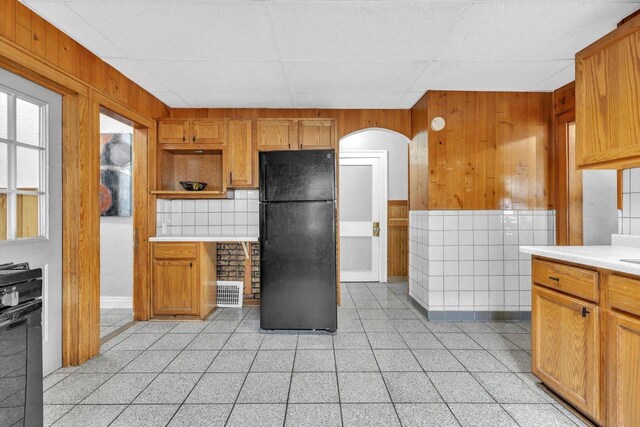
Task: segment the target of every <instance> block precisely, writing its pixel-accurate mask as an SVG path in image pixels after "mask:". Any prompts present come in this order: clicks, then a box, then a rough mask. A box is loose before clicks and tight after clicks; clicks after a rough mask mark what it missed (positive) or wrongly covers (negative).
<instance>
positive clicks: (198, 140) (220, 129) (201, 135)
mask: <svg viewBox="0 0 640 427" xmlns="http://www.w3.org/2000/svg"><path fill="white" fill-rule="evenodd" d="M191 123H192V124H191V129H192V135H191V142H193V143H195V144H213V145H224V144H225V143H226V139H225V126H224V119H203V120H193V121H192V122H191Z"/></svg>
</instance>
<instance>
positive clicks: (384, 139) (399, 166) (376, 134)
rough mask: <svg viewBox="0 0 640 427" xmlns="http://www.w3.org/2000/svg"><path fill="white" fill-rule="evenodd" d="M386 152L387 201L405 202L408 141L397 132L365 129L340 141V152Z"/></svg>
mask: <svg viewBox="0 0 640 427" xmlns="http://www.w3.org/2000/svg"><path fill="white" fill-rule="evenodd" d="M349 150H351V151H353V150H386V151H387V152H388V153H389V157H388V158H389V169H388V175H389V200H407V199H408V198H409V196H408V188H409V157H408V155H409V139H408V138H407V137H406V136H404V135H402V134H399V133H397V132H392V131H388V130H384V129H366V130H363V131H361V132H357V133H353V134H351V135H347V136H345V137H344V138H342V139H341V140H340V151H349Z"/></svg>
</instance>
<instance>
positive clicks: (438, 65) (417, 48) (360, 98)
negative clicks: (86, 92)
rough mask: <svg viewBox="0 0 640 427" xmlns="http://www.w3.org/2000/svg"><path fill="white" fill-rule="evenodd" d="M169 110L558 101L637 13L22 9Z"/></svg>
mask: <svg viewBox="0 0 640 427" xmlns="http://www.w3.org/2000/svg"><path fill="white" fill-rule="evenodd" d="M23 1H24V3H25V4H26V5H27V6H28V7H30V8H31V9H33V10H34V11H35V12H37V13H38V14H39V15H41V16H43V17H44V18H45V19H47V20H48V21H50V22H51V23H52V24H54V25H55V26H57V27H58V28H60V29H61V30H62V31H64V32H66V33H67V34H69V35H70V36H71V37H73V38H74V39H75V40H77V41H78V42H79V43H81V44H82V45H84V46H85V47H86V48H88V49H89V50H91V51H92V52H93V53H95V54H96V55H98V56H100V57H101V58H102V59H104V60H105V61H106V62H108V63H109V64H111V65H112V66H114V67H115V68H116V69H118V70H120V71H121V72H122V73H123V74H125V75H126V76H127V77H129V78H130V79H131V80H133V81H135V82H136V83H138V84H139V85H140V86H142V87H143V88H145V89H146V90H148V91H149V92H151V93H152V94H154V95H155V96H156V97H158V98H159V99H160V100H162V101H163V102H165V103H166V104H167V105H169V106H170V107H265V108H287V107H288V108H410V107H411V106H413V104H414V103H415V102H416V101H417V100H418V99H419V98H420V97H421V96H422V94H423V93H424V92H425V91H427V90H437V89H440V90H501V91H526V90H532V91H551V90H554V89H557V88H558V87H560V86H562V85H563V84H566V83H568V82H570V81H572V80H573V79H574V61H573V58H574V54H575V52H577V51H578V50H580V49H582V48H583V47H585V46H587V45H588V44H590V43H592V42H593V41H595V40H597V39H598V38H600V37H601V36H603V35H604V34H606V33H608V32H609V31H611V30H612V29H614V28H615V26H616V24H617V22H619V21H620V20H621V19H622V18H624V17H625V16H627V15H629V14H630V13H632V12H633V11H635V10H636V9H638V8H640V1H612V0H609V1H606V0H582V1H544V0H529V1H518V0H493V1H491V0H474V1H469V0H449V1H447V0H431V1H428V0H423V1H404V0H395V1H375V0H368V1H344V0H323V1H318V0H226V1H223V0H186V1H180V0H159V1H150V0H120V1H118V0H109V1H99V0H75V1H55V0H54V1H51V0H23Z"/></svg>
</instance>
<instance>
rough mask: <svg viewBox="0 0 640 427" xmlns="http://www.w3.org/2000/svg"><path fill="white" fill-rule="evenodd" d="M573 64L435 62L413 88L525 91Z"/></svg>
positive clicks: (559, 62) (561, 62)
mask: <svg viewBox="0 0 640 427" xmlns="http://www.w3.org/2000/svg"><path fill="white" fill-rule="evenodd" d="M571 63H572V61H537V62H536V61H523V62H496V61H493V62H448V61H442V62H434V63H432V64H431V65H429V67H427V69H426V71H425V72H424V73H423V74H422V75H421V76H420V78H419V79H418V80H417V81H416V83H415V84H414V85H413V87H412V90H413V91H420V90H425V89H426V90H487V91H525V90H528V89H530V88H531V87H532V86H533V85H535V84H537V83H539V82H541V81H542V80H544V79H546V78H548V77H550V76H552V75H554V74H555V73H557V72H558V71H560V70H562V69H564V68H566V67H567V66H568V65H569V64H571Z"/></svg>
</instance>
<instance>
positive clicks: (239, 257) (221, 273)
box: [216, 243, 260, 298]
mask: <svg viewBox="0 0 640 427" xmlns="http://www.w3.org/2000/svg"><path fill="white" fill-rule="evenodd" d="M251 259H252V265H251V295H245V296H244V297H245V298H260V247H259V245H258V243H252V244H251ZM216 262H217V274H218V280H228V281H234V282H244V251H243V250H242V244H240V243H218V255H217V260H216Z"/></svg>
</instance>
